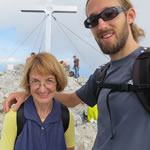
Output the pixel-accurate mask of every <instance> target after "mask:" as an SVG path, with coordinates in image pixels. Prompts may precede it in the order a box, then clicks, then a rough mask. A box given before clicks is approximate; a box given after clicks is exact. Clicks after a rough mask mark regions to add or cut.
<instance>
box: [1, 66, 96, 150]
mask: <svg viewBox="0 0 150 150" xmlns="http://www.w3.org/2000/svg"><path fill="white" fill-rule="evenodd" d="M22 72H23V65H21V64H20V65H17V66H15V67H14V69H13V70H7V71H6V72H4V73H0V133H1V129H2V122H3V119H4V115H5V114H4V113H3V110H2V102H3V100H4V99H5V98H6V97H7V96H8V95H9V94H10V93H12V92H16V91H22V89H20V88H19V83H20V80H21V78H22ZM86 81H87V79H85V78H82V77H80V78H79V80H78V81H77V80H76V79H75V78H73V77H68V86H67V87H66V88H65V90H64V92H67V93H70V92H73V91H75V90H76V89H78V88H79V87H80V86H81V85H83V84H84V83H85V82H86ZM84 108H85V106H84V105H83V104H80V105H78V106H76V107H74V108H69V109H70V110H71V111H72V112H73V115H74V119H75V135H76V137H75V140H76V146H75V150H91V149H92V146H93V143H94V140H95V136H96V132H97V124H96V123H88V122H87V121H86V120H83V117H82V113H83V111H84Z"/></svg>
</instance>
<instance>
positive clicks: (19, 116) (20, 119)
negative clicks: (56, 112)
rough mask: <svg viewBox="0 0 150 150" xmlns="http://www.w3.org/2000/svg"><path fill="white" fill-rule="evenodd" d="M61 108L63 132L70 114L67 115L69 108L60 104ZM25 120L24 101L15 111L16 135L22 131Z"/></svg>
mask: <svg viewBox="0 0 150 150" xmlns="http://www.w3.org/2000/svg"><path fill="white" fill-rule="evenodd" d="M61 110H62V113H61V114H62V116H61V117H62V122H63V127H64V133H65V132H66V130H67V129H68V126H69V121H70V116H69V110H68V108H67V107H66V106H65V105H63V104H61ZM25 122H26V118H25V117H24V103H23V104H22V105H21V106H20V108H19V109H18V111H17V137H18V136H19V135H20V133H21V132H22V129H23V127H24V124H25Z"/></svg>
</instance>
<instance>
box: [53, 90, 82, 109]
mask: <svg viewBox="0 0 150 150" xmlns="http://www.w3.org/2000/svg"><path fill="white" fill-rule="evenodd" d="M55 98H56V99H57V100H58V101H59V102H60V103H62V104H64V105H66V106H67V107H74V106H76V105H78V104H80V103H82V100H81V99H80V98H79V97H78V96H77V94H76V93H75V92H74V93H70V94H68V93H58V92H56V94H55Z"/></svg>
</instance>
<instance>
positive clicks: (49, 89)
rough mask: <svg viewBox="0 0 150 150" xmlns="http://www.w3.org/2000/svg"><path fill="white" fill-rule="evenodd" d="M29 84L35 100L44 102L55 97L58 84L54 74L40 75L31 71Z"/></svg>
mask: <svg viewBox="0 0 150 150" xmlns="http://www.w3.org/2000/svg"><path fill="white" fill-rule="evenodd" d="M29 84H30V92H31V95H32V96H33V99H34V101H36V102H38V103H41V104H44V103H48V102H50V101H51V100H52V99H53V97H54V94H55V92H56V84H57V83H56V79H55V77H54V76H53V75H51V74H49V75H39V74H37V73H35V72H32V71H31V73H30V77H29Z"/></svg>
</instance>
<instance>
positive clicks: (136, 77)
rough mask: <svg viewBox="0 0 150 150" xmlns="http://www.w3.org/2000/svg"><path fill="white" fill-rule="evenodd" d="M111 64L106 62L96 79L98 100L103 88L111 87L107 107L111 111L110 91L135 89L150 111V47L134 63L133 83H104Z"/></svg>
mask: <svg viewBox="0 0 150 150" xmlns="http://www.w3.org/2000/svg"><path fill="white" fill-rule="evenodd" d="M109 66H110V63H107V64H105V65H104V66H103V67H102V68H101V69H100V71H99V72H98V80H97V81H96V84H97V90H96V97H97V100H98V96H99V94H100V91H101V89H102V88H108V89H111V90H110V92H109V93H108V96H107V107H108V110H109V111H110V107H109V94H110V93H112V92H116V91H120V92H125V91H126V92H129V91H133V92H135V93H136V95H137V97H138V98H139V100H140V102H141V103H142V105H143V106H144V108H145V109H146V110H147V111H148V112H150V48H147V49H146V50H144V51H143V52H142V53H141V54H140V55H139V56H138V57H137V59H136V61H135V63H134V66H133V71H132V79H133V84H109V83H104V78H105V75H106V72H107V69H108V68H109ZM109 113H110V112H109Z"/></svg>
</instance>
